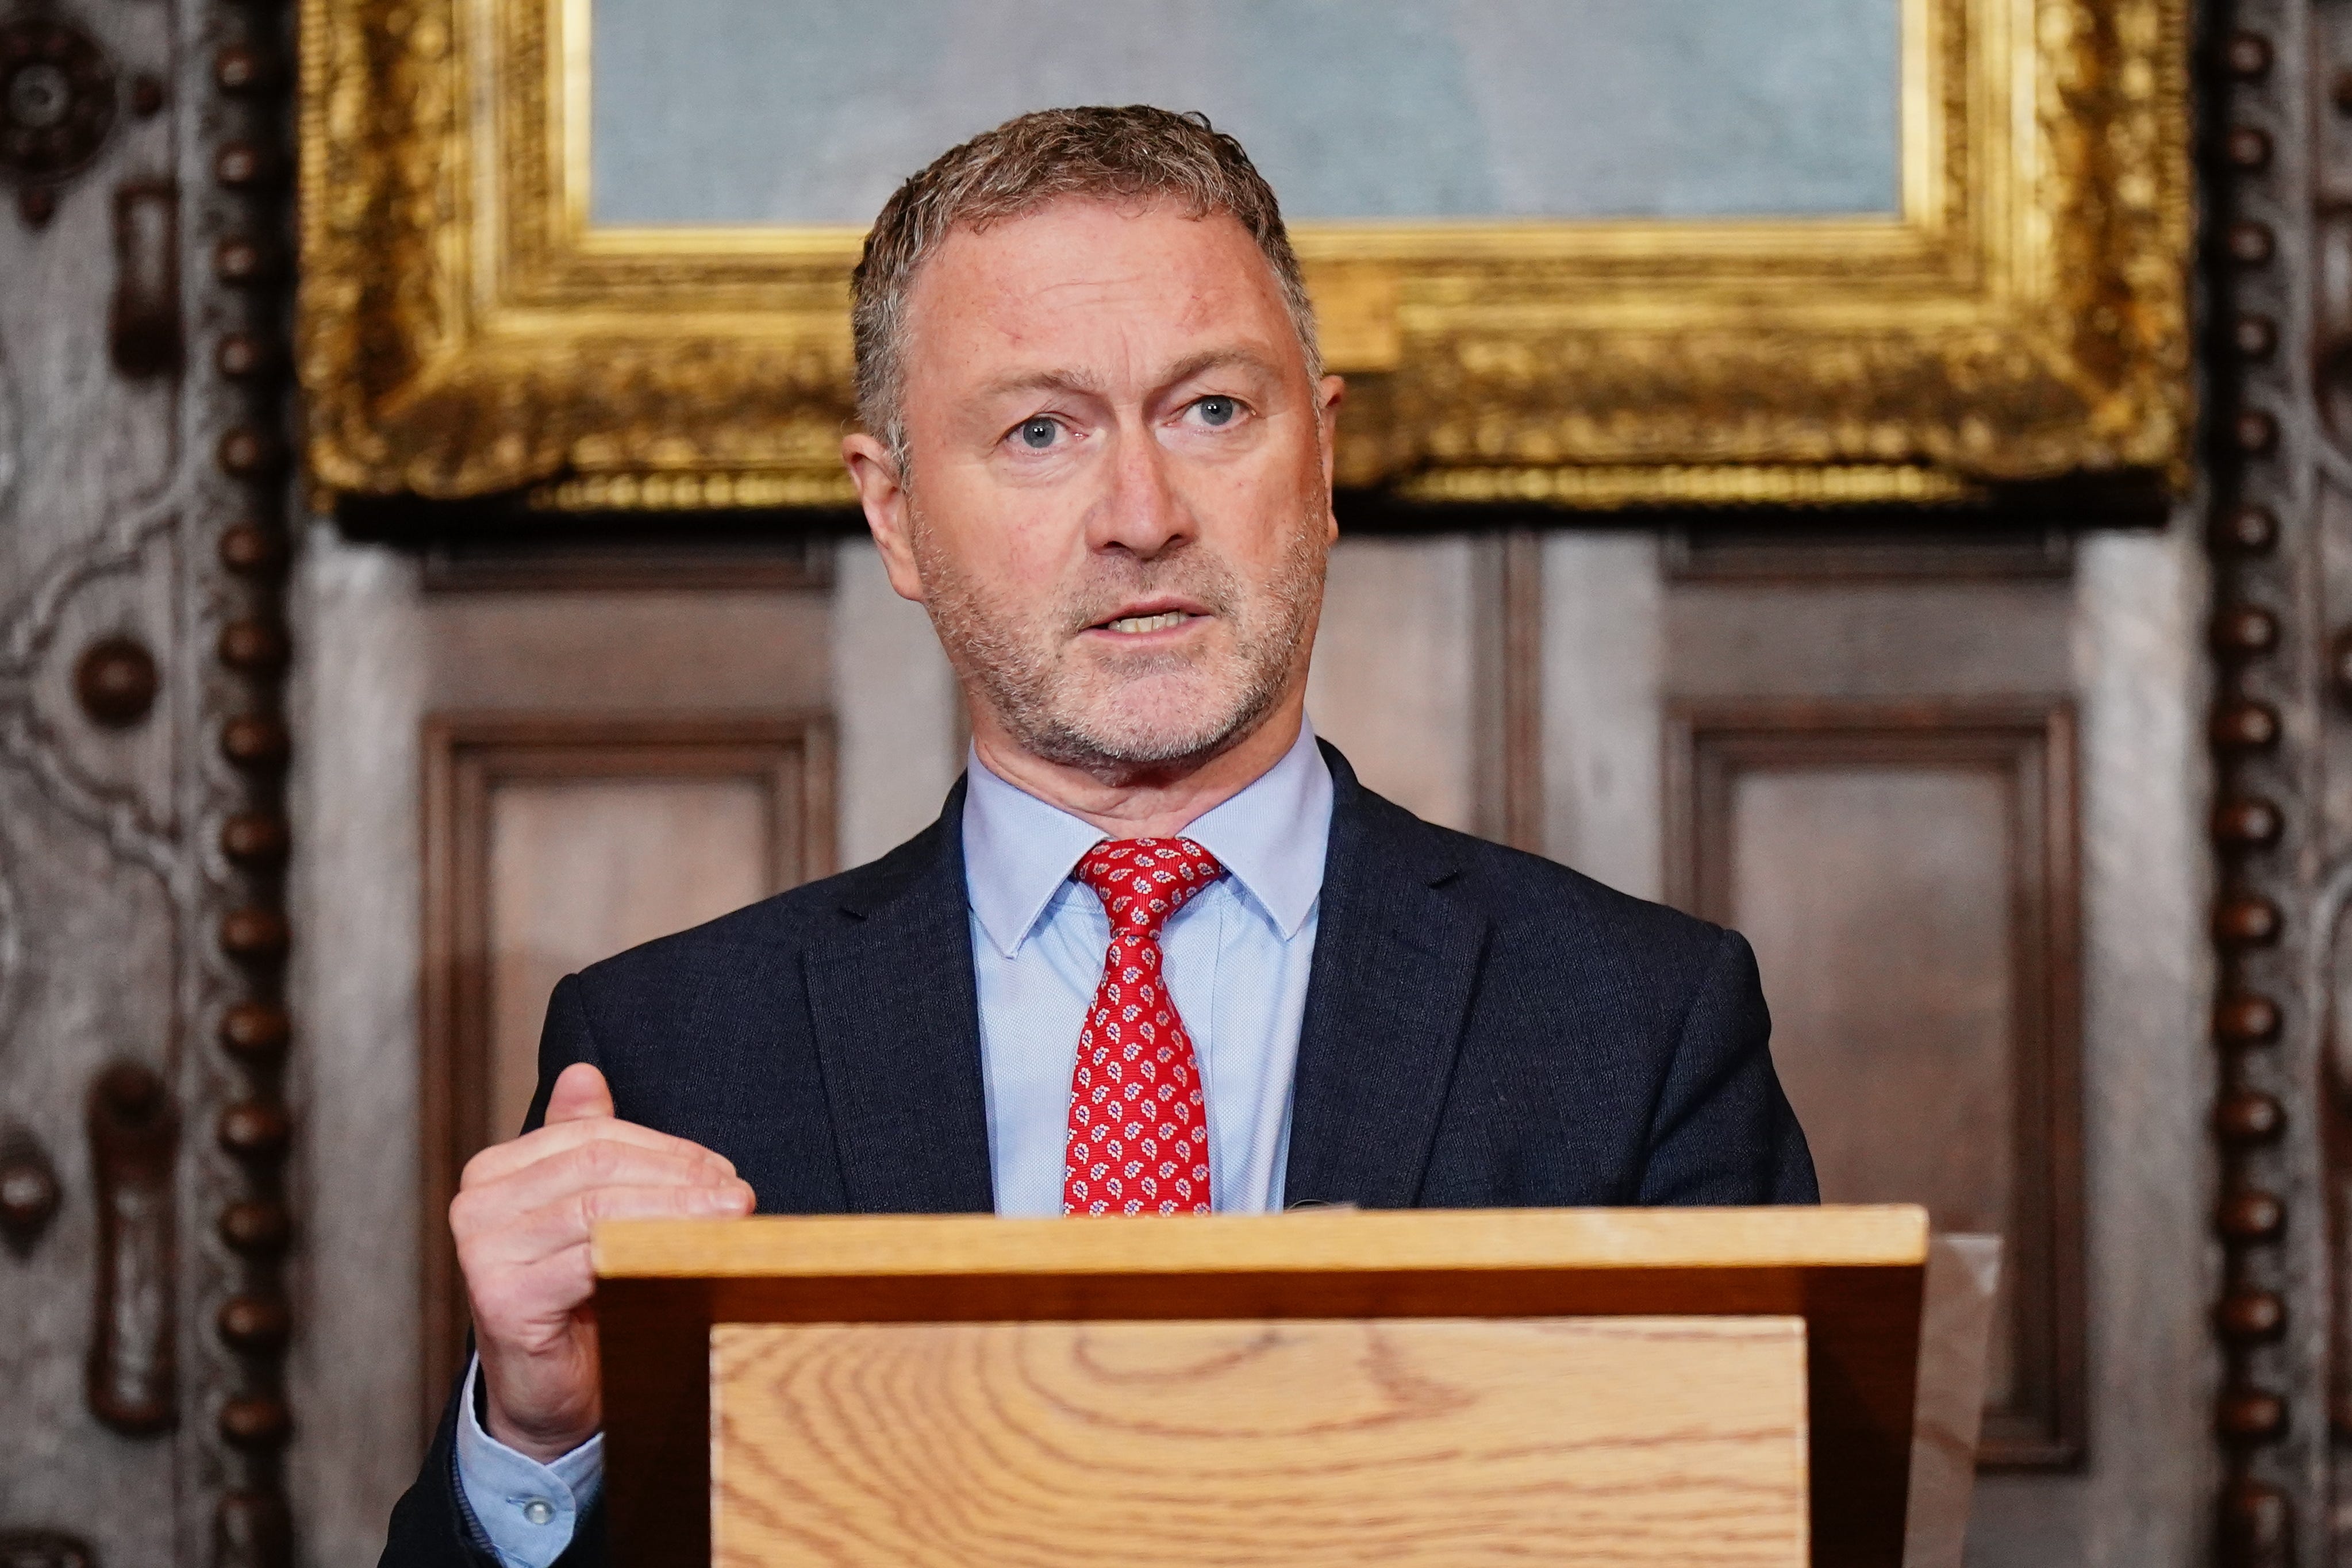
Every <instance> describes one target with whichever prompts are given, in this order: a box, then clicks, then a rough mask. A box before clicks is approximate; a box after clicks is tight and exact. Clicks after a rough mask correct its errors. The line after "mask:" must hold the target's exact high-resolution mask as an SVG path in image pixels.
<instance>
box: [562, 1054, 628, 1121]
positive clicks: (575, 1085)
mask: <svg viewBox="0 0 2352 1568" xmlns="http://www.w3.org/2000/svg"><path fill="white" fill-rule="evenodd" d="M612 1114H613V1089H612V1086H611V1085H610V1084H607V1083H606V1082H605V1081H604V1074H603V1073H602V1072H600V1071H598V1070H597V1069H596V1068H594V1067H593V1066H591V1065H590V1064H588V1063H587V1062H573V1063H572V1065H571V1066H570V1067H568V1068H564V1069H563V1070H562V1072H560V1073H558V1074H556V1075H555V1087H554V1088H553V1089H550V1090H548V1093H547V1125H548V1126H550V1127H555V1126H560V1125H562V1123H564V1122H566V1121H587V1120H588V1119H590V1118H591V1117H597V1116H610V1115H612Z"/></svg>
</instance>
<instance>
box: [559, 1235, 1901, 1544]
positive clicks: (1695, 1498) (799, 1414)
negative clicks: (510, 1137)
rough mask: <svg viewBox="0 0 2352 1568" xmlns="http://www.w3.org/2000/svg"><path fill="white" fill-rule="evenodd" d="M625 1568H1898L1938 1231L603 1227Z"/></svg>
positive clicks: (613, 1485)
mask: <svg viewBox="0 0 2352 1568" xmlns="http://www.w3.org/2000/svg"><path fill="white" fill-rule="evenodd" d="M595 1253H596V1269H597V1274H598V1277H599V1279H598V1286H597V1295H596V1310H597V1315H598V1321H599V1324H600V1327H601V1331H602V1342H603V1348H604V1431H605V1437H604V1445H605V1447H604V1473H605V1481H604V1487H605V1496H606V1498H607V1500H608V1505H609V1508H610V1510H611V1523H612V1532H613V1534H612V1540H613V1560H614V1563H618V1564H621V1565H623V1568H672V1565H675V1568H688V1565H693V1568H700V1565H702V1564H705V1563H721V1564H724V1565H725V1568H752V1565H754V1564H758V1565H760V1568H772V1565H781V1564H786V1563H825V1564H845V1563H855V1564H864V1563H876V1564H881V1563H891V1564H921V1565H925V1568H930V1565H939V1568H970V1565H975V1564H991V1563H1006V1564H1022V1565H1024V1568H1046V1565H1051V1568H1064V1565H1068V1568H1078V1565H1081V1564H1083V1565H1085V1568H1119V1565H1121V1564H1128V1563H1163V1562H1182V1563H1185V1564H1187V1565H1188V1568H1208V1565H1212V1564H1214V1565H1224V1564H1233V1565H1236V1568H1238V1565H1242V1564H1250V1565H1253V1568H1255V1565H1263V1564H1267V1563H1279V1564H1281V1565H1282V1568H1324V1565H1331V1568H1337V1565H1339V1564H1343V1563H1345V1564H1356V1563H1365V1562H1375V1561H1377V1562H1381V1563H1406V1564H1432V1565H1434V1564H1440V1563H1443V1564H1447V1565H1449V1568H1454V1565H1461V1564H1478V1563H1497V1564H1499V1563H1513V1564H1523V1563H1528V1562H1548V1563H1584V1562H1607V1563H1658V1564H1662V1565H1664V1564H1677V1565H1685V1564H1715V1563H1740V1564H1757V1565H1759V1568H1761V1565H1766V1564H1769V1565H1773V1568H1798V1565H1801V1564H1803V1563H1808V1562H1811V1563H1819V1564H1824V1565H1833V1568H1898V1564H1899V1563H1900V1562H1901V1560H1902V1554H1903V1533H1904V1531H1903V1519H1904V1498H1905V1484H1906V1474H1907V1472H1908V1469H1909V1465H1910V1453H1911V1417H1912V1400H1913V1380H1914V1375H1915V1366H1916V1359H1917V1354H1918V1342H1919V1314H1920V1292H1921V1285H1922V1271H1923V1268H1924V1265H1925V1262H1926V1258H1927V1216H1926V1215H1925V1214H1923V1213H1922V1212H1921V1211H1920V1210H1918V1209H1916V1208H1909V1207H1885V1208H1821V1209H1800V1208H1784V1209H1713V1210H1696V1209H1643V1210H1633V1209H1622V1210H1618V1209H1562V1210H1519V1211H1476V1212H1437V1211H1414V1212H1381V1213H1356V1212H1352V1211H1338V1210H1326V1211H1320V1212H1317V1211H1304V1212H1298V1213H1293V1214H1286V1215H1264V1216H1250V1217H1243V1216H1224V1215H1219V1216H1213V1217H1197V1218H1196V1217H1184V1218H1159V1217H1152V1218H1139V1219H1099V1220H998V1219H992V1218H988V1217H985V1216H978V1217H971V1216H962V1217H954V1218H927V1217H913V1216H908V1217H888V1218H865V1217H842V1218H809V1219H750V1220H736V1221H712V1222H688V1223H668V1222H651V1221H647V1222H628V1223H619V1224H611V1225H604V1226H599V1227H598V1228H597V1231H596V1240H595Z"/></svg>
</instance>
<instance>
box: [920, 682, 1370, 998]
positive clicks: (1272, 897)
mask: <svg viewBox="0 0 2352 1568" xmlns="http://www.w3.org/2000/svg"><path fill="white" fill-rule="evenodd" d="M965 769H966V775H967V779H968V783H967V784H966V786H965V790H964V797H963V864H964V885H965V889H966V890H967V893H968V895H969V897H970V898H971V912H972V913H973V914H974V915H975V916H977V917H978V918H979V920H980V925H981V929H982V931H984V932H986V933H987V936H988V940H989V941H990V942H992V944H994V946H995V947H996V949H997V951H998V952H1002V953H1003V955H1004V956H1005V957H1007V958H1011V957H1012V956H1013V954H1015V953H1017V952H1020V951H1021V944H1022V943H1023V942H1026V941H1027V940H1028V939H1029V933H1030V932H1031V931H1034V930H1035V929H1036V925H1037V921H1039V919H1040V918H1042V917H1043V916H1044V914H1045V909H1046V906H1047V905H1049V904H1051V903H1052V902H1053V900H1054V896H1055V894H1056V893H1058V892H1060V891H1061V890H1062V887H1063V885H1064V884H1065V883H1066V882H1067V881H1068V880H1069V876H1070V868H1072V867H1074V866H1076V864H1077V863H1078V859H1079V858H1080V857H1081V856H1083V855H1085V854H1086V852H1087V850H1089V849H1091V848H1093V847H1095V846H1096V845H1097V844H1099V843H1101V842H1102V841H1103V840H1104V839H1106V838H1108V837H1110V836H1109V835H1108V834H1107V833H1104V832H1103V831H1102V830H1101V829H1099V828H1097V827H1096V826H1094V825H1093V824H1091V823H1088V822H1086V821H1083V820H1081V819H1080V818H1078V817H1076V816H1071V815H1070V814H1069V813H1068V812H1066V811H1064V810H1062V809H1061V808H1060V807H1059V806H1055V805H1047V804H1046V803H1045V802H1044V801H1042V800H1039V799H1038V798H1037V797H1036V796H1035V795H1030V794H1029V793H1027V792H1026V791H1024V790H1022V789H1020V788H1018V787H1017V786H1015V785H1013V784H1007V783H1006V782H1005V781H1004V780H1003V779H1001V778H999V777H997V776H996V774H994V773H991V772H990V771H989V769H988V764H987V763H983V762H982V761H981V760H980V753H979V752H978V751H976V750H975V751H973V752H971V755H970V756H969V758H968V759H967V761H966V763H965ZM1330 830H1331V770H1330V768H1329V767H1328V766H1327V765H1326V764H1325V763H1324V761H1323V753H1322V752H1320V751H1319V750H1318V749H1317V747H1316V744H1315V731H1314V730H1313V728H1312V727H1311V726H1309V725H1308V724H1307V723H1306V722H1305V721H1300V723H1299V726H1298V739H1297V741H1295V742H1292V744H1291V747H1290V749H1289V750H1288V751H1286V752H1283V754H1282V757H1281V759H1280V760H1279V761H1278V762H1276V763H1275V764H1274V766H1272V767H1270V768H1268V769H1266V771H1265V772H1264V773H1260V774H1259V775H1258V776H1257V777H1256V778H1255V779H1253V780H1251V781H1250V783H1249V784H1248V785H1247V786H1246V787H1245V788H1244V789H1243V790H1242V791H1241V792H1240V793H1239V794H1238V795H1234V797H1233V798H1232V799H1230V800H1227V801H1224V802H1223V803H1222V804H1221V805H1217V806H1216V807H1214V808H1213V809H1212V810H1210V811H1207V812H1204V813H1202V815H1201V816H1198V817H1196V818H1195V819H1193V821H1192V823H1191V824H1190V825H1188V826H1186V827H1185V828H1184V829H1183V836H1184V837H1187V838H1190V839H1192V841H1193V842H1194V843H1196V844H1198V845H1200V846H1201V847H1202V848H1204V849H1206V850H1207V851H1208V852H1209V853H1210V854H1212V855H1214V856H1215V857H1216V858H1217V859H1218V862H1219V863H1220V864H1222V865H1223V867H1224V868H1225V869H1226V871H1227V872H1228V873H1230V874H1231V876H1232V877H1233V879H1234V881H1235V882H1236V883H1238V884H1239V885H1240V887H1241V889H1242V890H1243V892H1244V893H1246V894H1247V895H1248V896H1249V898H1250V899H1251V900H1252V901H1254V902H1255V903H1256V904H1257V906H1258V907H1259V908H1260V909H1261V910H1264V911H1265V915H1266V918H1267V919H1268V920H1270V921H1273V922H1274V927H1275V929H1276V931H1279V932H1281V933H1282V939H1283V940H1284V941H1285V942H1287V941H1289V940H1290V939H1291V938H1292V937H1295V936H1297V934H1298V931H1299V928H1300V927H1302V926H1304V925H1305V924H1306V923H1307V915H1308V914H1310V913H1311V912H1313V910H1314V908H1315V900H1317V899H1318V897H1320V896H1321V894H1322V891H1323V856H1324V852H1325V850H1326V849H1327V848H1328V841H1329V839H1330Z"/></svg>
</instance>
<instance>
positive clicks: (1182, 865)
mask: <svg viewBox="0 0 2352 1568" xmlns="http://www.w3.org/2000/svg"><path fill="white" fill-rule="evenodd" d="M1224 874H1225V868H1223V866H1220V865H1219V864H1217V858H1216V857H1215V856H1214V855H1212V854H1210V853H1209V852H1208V851H1207V850H1206V849H1203V848H1202V847H1200V846H1199V845H1197V844H1195V843H1193V842H1192V840H1191V839H1189V838H1112V839H1107V840H1105V841H1104V842H1102V843H1100V844H1097V845H1096V846H1095V847H1093V848H1092V849H1089V850H1087V857H1086V858H1085V859H1083V860H1081V861H1079V862H1078V869H1077V872H1076V876H1077V879H1078V880H1079V881H1081V882H1084V883H1085V884H1086V885H1087V887H1089V888H1092V889H1094V890H1095V896H1096V897H1097V898H1099V899H1101V900H1102V903H1103V912H1104V913H1106V914H1108V915H1109V916H1110V923H1111V929H1112V930H1113V931H1120V932H1123V933H1125V934H1127V935H1130V936H1156V935H1158V934H1159V932H1160V927H1161V926H1163V925H1165V924H1166V923H1167V922H1168V917H1169V916H1170V915H1172V914H1174V913H1175V912H1176V911H1177V910H1181V909H1182V908H1183V907H1184V905H1185V903H1186V902H1187V901H1188V900H1190V899H1191V898H1192V895H1193V894H1195V893H1197V892H1199V891H1201V889H1203V888H1206V887H1207V886H1208V885H1209V884H1210V883H1212V882H1213V881H1215V880H1216V879H1218V878H1220V877H1222V876H1223V875H1224Z"/></svg>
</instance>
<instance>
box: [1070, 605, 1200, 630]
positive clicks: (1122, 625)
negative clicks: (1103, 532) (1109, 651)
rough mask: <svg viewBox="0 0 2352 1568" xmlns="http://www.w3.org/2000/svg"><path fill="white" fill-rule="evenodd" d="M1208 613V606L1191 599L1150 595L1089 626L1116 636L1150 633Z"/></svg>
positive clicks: (1168, 628) (1180, 624)
mask: <svg viewBox="0 0 2352 1568" xmlns="http://www.w3.org/2000/svg"><path fill="white" fill-rule="evenodd" d="M1207 614H1208V611H1207V610H1206V609H1204V608H1202V606H1201V605H1195V604H1192V603H1191V602H1190V601H1187V600H1177V601H1174V602H1172V603H1171V601H1169V600H1167V599H1160V600H1157V601H1153V600H1150V599H1147V600H1145V601H1144V602H1143V603H1141V604H1139V605H1121V606H1120V607H1119V609H1118V613H1117V614H1116V615H1112V616H1105V617H1104V618H1103V619H1101V620H1099V621H1097V622H1096V623H1095V624H1094V625H1093V626H1089V627H1087V630H1088V631H1097V632H1108V633H1110V634H1111V635H1112V636H1114V637H1150V635H1151V634H1152V633H1154V632H1165V631H1173V630H1174V629H1175V628H1177V627H1178V626H1182V625H1183V624H1184V623H1185V622H1187V621H1193V620H1198V619H1200V618H1201V617H1202V616H1205V615H1207Z"/></svg>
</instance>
